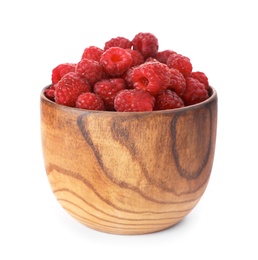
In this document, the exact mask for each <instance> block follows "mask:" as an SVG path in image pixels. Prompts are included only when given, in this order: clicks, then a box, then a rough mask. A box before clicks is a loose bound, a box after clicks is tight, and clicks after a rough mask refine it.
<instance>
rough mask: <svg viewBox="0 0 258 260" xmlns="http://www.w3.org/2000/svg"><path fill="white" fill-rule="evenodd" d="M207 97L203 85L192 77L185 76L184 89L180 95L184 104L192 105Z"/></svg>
mask: <svg viewBox="0 0 258 260" xmlns="http://www.w3.org/2000/svg"><path fill="white" fill-rule="evenodd" d="M208 97H209V95H208V91H207V90H206V88H205V85H204V84H203V83H201V82H200V81H199V80H197V79H194V78H192V77H187V78H186V90H185V93H184V95H183V97H182V99H183V101H184V103H185V105H187V106H188V105H193V104H197V103H200V102H202V101H204V100H206V99H207V98H208Z"/></svg>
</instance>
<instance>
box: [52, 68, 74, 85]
mask: <svg viewBox="0 0 258 260" xmlns="http://www.w3.org/2000/svg"><path fill="white" fill-rule="evenodd" d="M75 66H76V64H75V63H62V64H59V65H58V66H56V67H55V68H54V69H53V70H52V78H51V80H52V84H56V83H57V82H58V81H59V80H60V79H61V78H62V77H63V76H64V75H65V74H66V73H68V72H74V71H75Z"/></svg>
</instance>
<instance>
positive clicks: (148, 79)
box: [131, 62, 170, 95]
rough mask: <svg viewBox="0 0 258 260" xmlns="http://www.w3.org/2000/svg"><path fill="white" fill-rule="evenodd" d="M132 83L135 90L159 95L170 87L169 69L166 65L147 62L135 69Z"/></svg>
mask: <svg viewBox="0 0 258 260" xmlns="http://www.w3.org/2000/svg"><path fill="white" fill-rule="evenodd" d="M131 81H132V82H133V87H134V88H135V89H138V90H144V91H148V92H149V93H150V94H152V95H157V94H159V93H161V92H162V91H163V90H165V89H166V88H167V87H168V86H169V82H170V72H169V68H168V66H167V65H166V64H163V63H160V62H145V63H143V64H141V65H139V66H137V67H134V69H133V71H132V74H131Z"/></svg>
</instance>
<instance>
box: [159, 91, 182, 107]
mask: <svg viewBox="0 0 258 260" xmlns="http://www.w3.org/2000/svg"><path fill="white" fill-rule="evenodd" d="M183 106H184V102H183V100H182V99H181V98H180V97H179V96H178V95H177V94H176V92H174V91H172V90H169V89H166V90H165V91H163V92H162V93H160V94H159V95H157V96H156V102H155V106H154V110H166V109H174V108H179V107H183Z"/></svg>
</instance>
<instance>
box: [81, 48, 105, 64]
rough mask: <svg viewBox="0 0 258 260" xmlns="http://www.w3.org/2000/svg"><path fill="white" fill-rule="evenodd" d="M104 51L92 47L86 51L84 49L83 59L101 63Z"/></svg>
mask: <svg viewBox="0 0 258 260" xmlns="http://www.w3.org/2000/svg"><path fill="white" fill-rule="evenodd" d="M103 52H104V51H103V50H102V49H100V48H98V47H96V46H90V47H88V48H86V49H84V51H83V54H82V59H89V60H95V61H100V57H101V55H102V54H103Z"/></svg>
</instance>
